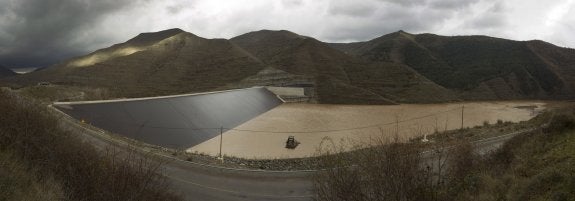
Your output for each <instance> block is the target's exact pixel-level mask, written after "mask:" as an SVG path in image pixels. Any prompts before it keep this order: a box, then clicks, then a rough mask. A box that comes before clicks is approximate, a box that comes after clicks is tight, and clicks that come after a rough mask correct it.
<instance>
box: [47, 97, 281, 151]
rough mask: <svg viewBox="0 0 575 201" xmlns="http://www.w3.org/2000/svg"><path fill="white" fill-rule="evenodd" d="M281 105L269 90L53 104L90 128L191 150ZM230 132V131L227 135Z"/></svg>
mask: <svg viewBox="0 0 575 201" xmlns="http://www.w3.org/2000/svg"><path fill="white" fill-rule="evenodd" d="M280 104H282V101H281V100H280V99H278V98H277V96H276V95H275V94H273V93H271V92H270V91H268V90H267V89H265V88H250V89H243V90H234V91H227V92H219V93H212V94H202V95H190V96H183V97H172V98H160V99H149V100H134V101H122V102H108V103H87V104H63V105H58V104H56V105H54V106H55V107H56V108H58V109H59V110H61V111H63V112H65V113H66V114H68V115H70V116H72V117H74V118H76V119H78V120H84V121H85V123H88V124H91V125H94V126H96V127H99V128H102V129H104V130H107V131H110V132H113V133H117V134H120V135H123V136H126V137H129V138H132V139H136V140H139V141H142V142H145V143H148V144H153V145H159V146H163V147H168V148H176V149H182V148H189V147H192V146H195V145H198V144H200V143H202V142H204V141H206V140H209V139H211V138H213V137H216V136H218V135H219V134H220V130H219V128H220V127H224V128H234V127H236V126H238V125H240V124H242V123H244V122H246V121H248V120H250V119H253V118H254V117H257V116H258V115H260V114H262V113H264V112H267V111H268V110H270V109H272V108H274V107H276V106H278V105H280ZM224 132H225V130H224Z"/></svg>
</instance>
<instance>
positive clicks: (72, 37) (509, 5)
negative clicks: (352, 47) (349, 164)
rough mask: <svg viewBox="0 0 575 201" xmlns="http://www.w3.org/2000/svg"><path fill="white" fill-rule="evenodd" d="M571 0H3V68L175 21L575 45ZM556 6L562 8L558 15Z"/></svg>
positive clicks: (323, 33)
mask: <svg viewBox="0 0 575 201" xmlns="http://www.w3.org/2000/svg"><path fill="white" fill-rule="evenodd" d="M574 2H575V1H574V0H557V1H552V2H545V3H541V2H540V1H537V0H357V1H349V0H165V1H151V0H98V1H95V0H0V64H4V65H9V66H12V67H17V66H22V67H25V66H44V65H50V64H53V63H55V62H57V61H60V60H63V59H67V58H69V57H72V56H78V55H81V54H85V53H87V52H90V51H94V50H96V49H99V48H102V47H106V46H110V45H112V44H114V43H120V42H123V41H125V40H127V39H129V38H131V37H134V36H135V35H137V34H138V33H141V32H150V31H159V30H163V29H168V28H175V27H179V28H182V29H184V30H186V31H189V32H192V33H194V34H196V35H199V36H202V37H206V38H231V37H234V36H237V35H239V34H243V33H246V32H249V31H257V30H261V29H272V30H279V29H285V30H290V31H293V32H296V33H298V34H302V35H307V36H311V37H315V38H317V39H319V40H322V41H326V42H352V41H365V40H370V39H373V38H376V37H379V36H381V35H384V34H387V33H391V32H395V31H398V30H404V31H407V32H411V33H423V32H428V33H436V34H442V35H469V34H473V35H492V36H496V37H503V38H510V39H518V40H529V39H542V40H547V41H549V42H553V43H556V44H558V45H561V46H571V47H573V46H575V42H573V41H575V34H573V32H574V31H575V30H573V26H572V25H571V24H574V23H575V18H574V17H573V16H575V14H573V13H574V10H575V9H573V8H570V6H573V5H574ZM559 11H560V12H559Z"/></svg>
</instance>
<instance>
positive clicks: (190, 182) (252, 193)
mask: <svg viewBox="0 0 575 201" xmlns="http://www.w3.org/2000/svg"><path fill="white" fill-rule="evenodd" d="M61 122H62V127H63V128H65V129H68V130H71V131H72V132H74V133H77V134H79V135H78V137H79V139H81V140H82V141H84V142H86V143H88V144H91V145H93V146H94V147H95V148H96V149H98V150H101V151H104V150H108V149H116V150H129V149H131V148H130V146H131V145H129V144H127V143H126V142H123V141H121V140H116V139H113V138H109V137H107V136H106V135H107V134H104V133H100V132H98V131H95V130H92V129H88V128H85V127H84V126H81V125H79V124H78V123H76V122H74V120H71V119H70V118H66V117H64V118H62V121H61ZM158 156H159V157H158V160H161V161H162V162H164V163H165V164H164V165H163V168H162V173H163V174H164V175H165V176H166V177H167V178H168V179H169V180H170V181H171V183H172V185H173V188H174V190H176V191H177V192H178V193H181V194H182V195H183V196H184V197H185V198H186V200H201V201H204V200H205V201H210V200H214V201H216V200H217V201H240V200H278V201H304V200H313V199H312V196H313V188H312V182H311V179H310V177H311V175H312V174H313V173H312V172H306V171H259V170H242V169H231V168H222V167H214V166H208V165H202V164H197V163H191V162H187V161H182V160H177V159H173V158H171V157H170V156H166V155H162V154H158Z"/></svg>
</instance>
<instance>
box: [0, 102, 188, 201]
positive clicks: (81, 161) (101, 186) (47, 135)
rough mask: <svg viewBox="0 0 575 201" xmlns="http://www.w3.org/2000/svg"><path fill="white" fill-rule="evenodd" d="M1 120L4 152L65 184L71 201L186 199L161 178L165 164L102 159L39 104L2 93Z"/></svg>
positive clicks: (119, 155)
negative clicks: (160, 172)
mask: <svg viewBox="0 0 575 201" xmlns="http://www.w3.org/2000/svg"><path fill="white" fill-rule="evenodd" d="M0 114H2V115H1V116H0V151H1V152H10V153H14V155H15V156H16V157H18V158H19V159H20V160H22V161H25V162H26V163H27V164H29V166H31V168H33V169H38V170H40V171H42V172H43V175H45V177H46V178H54V179H55V180H56V181H59V182H60V183H61V184H62V187H63V189H65V190H66V195H67V196H68V199H69V200H180V199H181V198H180V197H178V196H177V195H175V194H174V193H172V192H170V191H169V185H168V183H167V180H166V179H165V177H163V176H162V175H161V174H159V173H158V171H159V169H160V167H161V162H157V161H158V160H153V158H151V157H150V156H145V155H144V156H142V155H138V154H136V153H135V152H128V153H125V152H119V151H117V150H113V149H111V150H108V151H107V152H106V153H104V154H102V153H101V152H98V151H97V150H95V149H94V148H93V147H92V146H90V145H88V144H85V143H83V142H82V141H81V140H80V139H77V138H76V137H75V135H73V134H72V133H70V132H69V131H65V130H63V128H62V127H61V126H60V125H59V122H58V120H57V119H56V118H55V117H53V116H51V115H50V113H49V112H48V111H47V109H46V108H45V107H42V106H40V104H38V103H36V102H34V101H33V100H28V99H25V98H22V97H19V96H17V95H15V94H14V93H11V92H7V91H0ZM40 179H42V178H40Z"/></svg>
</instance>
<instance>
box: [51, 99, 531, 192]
mask: <svg viewBox="0 0 575 201" xmlns="http://www.w3.org/2000/svg"><path fill="white" fill-rule="evenodd" d="M54 111H56V110H54ZM56 112H58V111H56ZM60 115H61V116H62V118H61V119H62V121H61V122H62V126H63V127H64V128H66V129H69V130H71V131H73V132H74V133H77V134H79V135H78V137H79V138H80V139H81V140H83V141H84V142H86V143H89V144H92V145H93V146H94V147H95V148H96V149H99V150H106V149H109V148H111V147H112V148H117V149H124V150H126V149H130V147H131V146H132V145H129V144H128V143H126V142H124V141H121V140H117V139H113V138H110V137H109V136H107V134H105V133H101V132H99V131H97V130H93V129H89V128H86V127H85V126H84V125H81V124H79V123H77V122H76V121H75V120H73V119H71V118H70V117H66V116H64V115H63V114H62V113H60ZM527 131H530V130H524V131H520V132H515V133H511V134H507V135H503V136H499V137H494V138H489V139H484V140H480V141H476V142H474V143H473V144H474V145H475V147H476V151H477V152H479V153H487V152H489V151H492V150H495V149H497V148H499V147H500V146H501V145H502V144H503V143H504V142H505V141H507V140H509V139H511V138H512V137H513V136H515V135H518V134H521V133H524V132H527ZM157 155H158V156H159V158H162V159H161V160H163V161H165V162H166V163H165V165H163V170H162V173H163V174H164V175H165V176H166V177H167V178H168V179H169V180H170V181H171V183H172V185H173V188H174V190H175V191H177V192H179V193H181V194H182V195H183V196H184V198H185V199H186V200H205V201H211V200H214V201H240V200H256V201H257V200H262V201H263V200H278V201H304V200H313V195H314V192H313V184H312V181H311V176H312V175H313V172H314V171H260V170H246V169H232V168H223V167H215V166H210V165H203V164H198V163H193V162H188V161H182V160H178V159H175V158H172V157H170V156H168V155H164V154H157Z"/></svg>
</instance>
